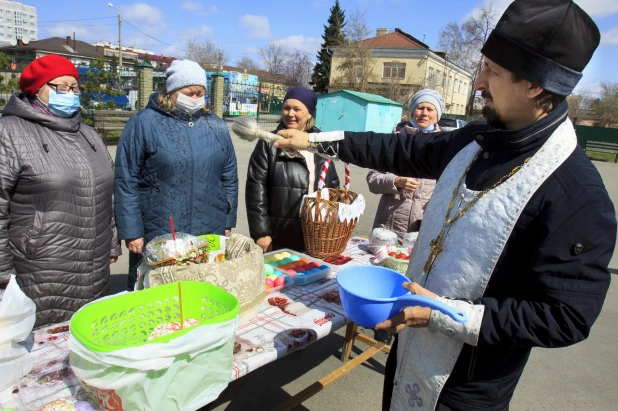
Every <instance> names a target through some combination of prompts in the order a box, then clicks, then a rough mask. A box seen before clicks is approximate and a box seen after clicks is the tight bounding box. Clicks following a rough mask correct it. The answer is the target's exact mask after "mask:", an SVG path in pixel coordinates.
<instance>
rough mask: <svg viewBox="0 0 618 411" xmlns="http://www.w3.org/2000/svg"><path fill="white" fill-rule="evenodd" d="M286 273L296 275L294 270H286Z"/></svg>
mask: <svg viewBox="0 0 618 411" xmlns="http://www.w3.org/2000/svg"><path fill="white" fill-rule="evenodd" d="M287 271H288V275H296V270H287Z"/></svg>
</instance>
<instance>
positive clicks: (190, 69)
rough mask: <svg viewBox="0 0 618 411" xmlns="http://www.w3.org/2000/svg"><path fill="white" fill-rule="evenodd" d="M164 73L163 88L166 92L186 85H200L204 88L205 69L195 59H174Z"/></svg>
mask: <svg viewBox="0 0 618 411" xmlns="http://www.w3.org/2000/svg"><path fill="white" fill-rule="evenodd" d="M165 75H166V76H167V83H166V85H165V88H166V91H167V92H168V93H172V92H174V91H176V90H178V89H181V88H183V87H188V86H202V87H204V88H205V89H206V71H205V70H204V69H203V68H201V67H200V65H199V64H197V63H196V62H195V61H191V60H174V61H172V64H171V66H170V67H169V68H168V69H167V70H166V71H165Z"/></svg>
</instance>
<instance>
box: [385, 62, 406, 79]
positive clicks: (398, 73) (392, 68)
mask: <svg viewBox="0 0 618 411" xmlns="http://www.w3.org/2000/svg"><path fill="white" fill-rule="evenodd" d="M382 77H383V78H395V79H404V78H405V77H406V63H384V69H383V70H382Z"/></svg>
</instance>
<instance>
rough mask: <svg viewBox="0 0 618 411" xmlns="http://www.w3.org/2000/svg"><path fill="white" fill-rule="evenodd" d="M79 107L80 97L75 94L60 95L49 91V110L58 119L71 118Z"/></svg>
mask: <svg viewBox="0 0 618 411" xmlns="http://www.w3.org/2000/svg"><path fill="white" fill-rule="evenodd" d="M79 106H80V104H79V96H76V95H75V94H74V93H72V92H68V93H66V94H58V93H57V92H56V91H54V90H50V91H49V103H47V108H48V109H49V110H50V111H51V112H52V113H54V114H55V115H57V116H58V117H71V116H72V115H73V113H75V112H76V111H77V109H78V108H79Z"/></svg>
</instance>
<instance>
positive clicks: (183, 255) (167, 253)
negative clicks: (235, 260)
mask: <svg viewBox="0 0 618 411" xmlns="http://www.w3.org/2000/svg"><path fill="white" fill-rule="evenodd" d="M173 237H174V236H173V235H172V234H164V235H160V236H157V237H155V238H153V239H152V240H150V241H149V242H148V244H146V249H145V251H144V259H145V261H146V263H147V264H148V265H149V266H150V268H155V267H163V266H179V265H180V266H189V265H193V264H203V263H207V262H208V250H209V248H210V245H209V243H208V240H207V239H202V240H200V239H198V237H196V236H193V235H191V234H186V233H177V234H176V236H175V239H174V238H173Z"/></svg>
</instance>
